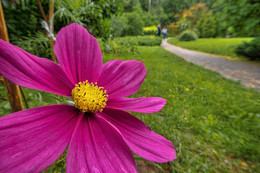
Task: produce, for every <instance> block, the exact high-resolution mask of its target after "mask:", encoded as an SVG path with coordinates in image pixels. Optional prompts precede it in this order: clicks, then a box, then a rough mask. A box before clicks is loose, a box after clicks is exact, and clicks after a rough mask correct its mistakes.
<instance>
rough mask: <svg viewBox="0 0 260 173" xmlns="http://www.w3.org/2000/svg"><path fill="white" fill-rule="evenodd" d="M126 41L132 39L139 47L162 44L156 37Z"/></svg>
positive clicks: (160, 39) (141, 37) (143, 37)
mask: <svg viewBox="0 0 260 173" xmlns="http://www.w3.org/2000/svg"><path fill="white" fill-rule="evenodd" d="M126 39H134V40H136V41H137V43H138V45H139V46H160V45H161V43H162V38H161V37H157V36H153V35H150V36H137V37H128V38H126Z"/></svg>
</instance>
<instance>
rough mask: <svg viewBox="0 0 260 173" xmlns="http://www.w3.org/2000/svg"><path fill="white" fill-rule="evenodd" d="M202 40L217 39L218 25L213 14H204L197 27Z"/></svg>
mask: <svg viewBox="0 0 260 173" xmlns="http://www.w3.org/2000/svg"><path fill="white" fill-rule="evenodd" d="M196 29H197V30H198V31H199V36H200V37H201V38H210V37H215V36H216V33H217V25H216V21H215V18H214V17H213V15H212V13H211V12H208V13H204V15H202V16H201V18H200V20H199V21H198V23H197V25H196Z"/></svg>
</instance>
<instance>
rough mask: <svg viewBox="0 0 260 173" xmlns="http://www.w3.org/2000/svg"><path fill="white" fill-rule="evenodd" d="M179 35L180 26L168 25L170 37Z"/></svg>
mask: <svg viewBox="0 0 260 173" xmlns="http://www.w3.org/2000/svg"><path fill="white" fill-rule="evenodd" d="M177 33H178V25H177V24H176V23H175V22H173V23H171V24H170V25H168V35H177Z"/></svg>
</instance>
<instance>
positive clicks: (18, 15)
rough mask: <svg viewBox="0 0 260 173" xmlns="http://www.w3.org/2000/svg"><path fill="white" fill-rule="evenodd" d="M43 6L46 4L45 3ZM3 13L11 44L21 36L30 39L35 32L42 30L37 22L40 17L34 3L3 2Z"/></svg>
mask: <svg viewBox="0 0 260 173" xmlns="http://www.w3.org/2000/svg"><path fill="white" fill-rule="evenodd" d="M43 4H44V5H45V4H46V3H45V1H44V2H43ZM3 11H4V16H5V21H6V25H7V30H8V34H9V39H10V42H11V43H14V41H17V40H19V39H20V38H21V37H22V36H24V37H28V36H29V37H30V36H32V35H34V33H35V32H36V31H39V30H42V27H41V23H40V20H39V19H41V18H42V16H41V14H40V13H39V9H38V6H37V3H36V2H34V1H18V2H17V3H11V2H9V1H3ZM28 19H29V20H28Z"/></svg>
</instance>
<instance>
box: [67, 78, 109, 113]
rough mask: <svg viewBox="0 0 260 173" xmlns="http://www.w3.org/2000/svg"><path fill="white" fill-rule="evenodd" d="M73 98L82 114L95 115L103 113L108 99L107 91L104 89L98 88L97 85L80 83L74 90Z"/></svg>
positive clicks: (86, 82)
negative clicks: (98, 112) (89, 113)
mask: <svg viewBox="0 0 260 173" xmlns="http://www.w3.org/2000/svg"><path fill="white" fill-rule="evenodd" d="M72 97H73V100H74V102H75V106H76V107H77V108H78V109H79V110H81V112H91V113H95V112H97V111H100V112H102V111H103V108H104V107H105V106H106V102H107V97H108V95H107V94H106V90H103V87H98V86H97V83H95V84H93V83H88V81H85V82H83V83H82V82H79V83H78V84H76V86H75V88H74V89H73V90H72Z"/></svg>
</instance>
